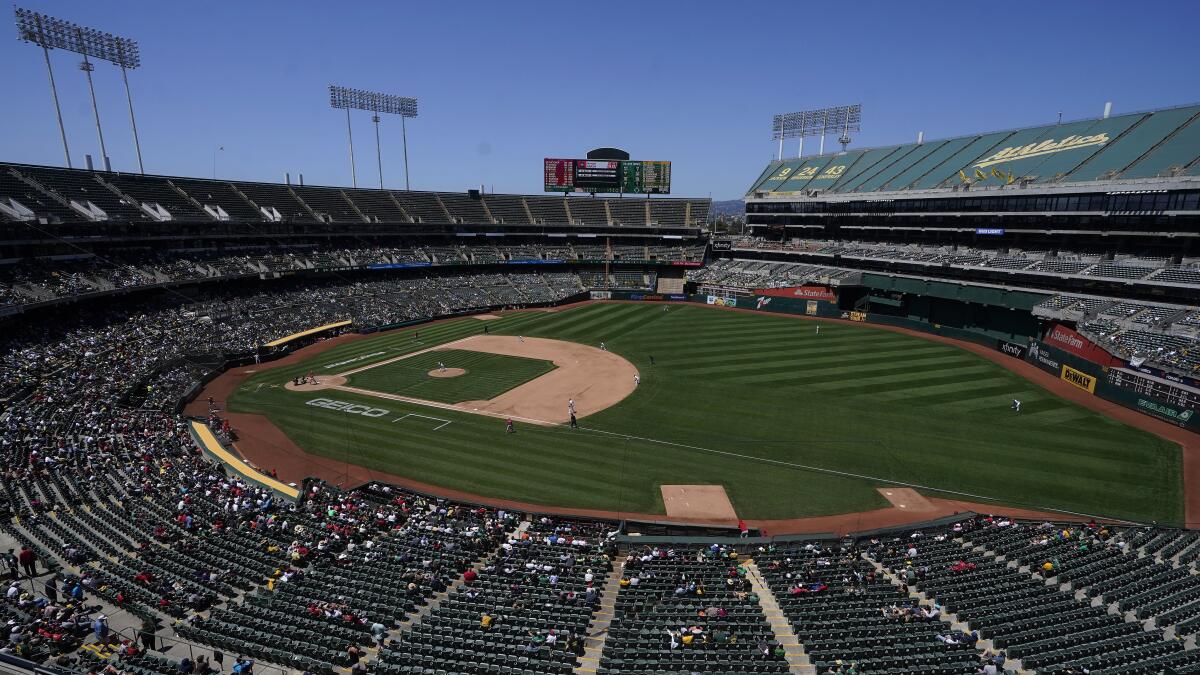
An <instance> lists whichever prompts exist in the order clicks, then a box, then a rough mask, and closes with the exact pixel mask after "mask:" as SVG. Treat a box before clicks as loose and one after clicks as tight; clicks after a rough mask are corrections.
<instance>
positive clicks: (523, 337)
mask: <svg viewBox="0 0 1200 675" xmlns="http://www.w3.org/2000/svg"><path fill="white" fill-rule="evenodd" d="M524 341H525V336H524V335H518V336H517V342H524Z"/></svg>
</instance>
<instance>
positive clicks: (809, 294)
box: [754, 286, 837, 302]
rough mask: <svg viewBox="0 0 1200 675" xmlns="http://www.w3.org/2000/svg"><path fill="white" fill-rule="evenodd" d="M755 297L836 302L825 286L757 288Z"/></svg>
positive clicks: (834, 296)
mask: <svg viewBox="0 0 1200 675" xmlns="http://www.w3.org/2000/svg"><path fill="white" fill-rule="evenodd" d="M754 294H755V295H765V296H768V297H772V298H800V299H802V300H824V301H826V302H837V296H836V295H834V293H833V291H831V290H829V289H828V288H826V287H825V286H787V287H784V288H758V289H755V291H754Z"/></svg>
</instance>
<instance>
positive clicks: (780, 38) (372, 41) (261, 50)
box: [0, 0, 1200, 199]
mask: <svg viewBox="0 0 1200 675" xmlns="http://www.w3.org/2000/svg"><path fill="white" fill-rule="evenodd" d="M21 4H22V6H25V7H29V8H31V9H36V10H39V11H43V12H46V13H49V14H52V15H55V16H58V17H60V18H64V19H69V20H72V21H75V22H77V23H81V24H84V25H87V26H91V27H95V28H99V29H101V30H106V31H110V32H113V33H117V34H121V35H127V36H129V37H132V38H134V39H137V40H139V41H140V43H141V51H142V58H143V64H144V65H143V67H142V68H141V69H139V70H137V71H134V72H132V73H131V75H130V77H131V84H132V87H133V94H134V105H135V108H136V112H137V115H138V129H139V132H140V135H141V141H142V148H143V155H144V157H145V162H146V170H147V172H149V173H160V174H170V175H189V176H208V175H210V174H211V172H212V159H213V149H214V148H215V147H217V146H224V148H225V150H224V151H223V152H221V153H220V156H219V158H218V166H217V173H218V175H219V176H220V177H224V178H236V179H247V180H272V181H278V180H282V179H283V175H284V172H287V171H290V172H291V173H292V176H293V180H295V179H296V175H297V174H299V173H303V174H304V178H305V182H306V183H312V184H328V185H349V184H350V167H349V158H348V156H347V149H346V128H345V117H344V113H343V112H342V111H336V110H332V109H330V108H329V105H328V91H327V89H326V87H327V85H329V84H331V83H335V84H342V85H346V86H350V87H359V88H366V89H377V90H382V91H386V92H393V93H398V94H403V95H410V96H416V97H418V98H419V99H420V101H421V116H420V117H419V118H418V119H415V120H411V123H410V124H409V126H408V140H409V159H410V162H411V165H410V166H411V174H412V186H413V188H414V189H437V190H465V189H467V188H469V187H476V186H479V185H481V184H482V185H484V186H486V187H487V189H489V190H493V189H494V190H495V191H498V192H525V193H536V192H540V191H541V189H542V183H541V181H542V176H541V170H542V167H541V163H542V158H543V157H582V156H583V154H584V153H585V152H586V151H587V150H588V149H589V148H593V147H598V146H617V147H621V148H624V149H626V150H628V151H629V152H630V153H631V154H632V155H633V157H634V158H637V159H655V160H671V161H672V162H674V166H673V169H674V171H673V173H674V176H673V177H674V193H675V194H676V195H682V196H707V195H709V194H711V195H712V197H713V198H714V199H729V198H736V197H739V196H740V195H741V194H742V193H743V192H744V190H745V189H746V187H747V186H748V185H749V184H750V183H751V182H752V181H753V180H754V178H755V177H756V176H757V175H758V174H759V172H760V171H761V169H762V168H763V166H764V165H765V164H766V162H767V161H769V160H770V159H771V158H772V156H773V154H774V152H775V144H774V143H773V142H772V141H771V140H770V138H769V129H770V121H771V115H772V114H774V113H778V112H788V111H792V110H803V109H808V108H820V107H825V106H830V105H840V104H845V103H854V102H861V103H862V104H863V131H862V132H861V133H860V134H857V136H856V138H855V139H854V143H853V144H852V146H851V147H863V146H871V145H888V144H893V143H899V142H905V141H909V140H912V139H915V137H916V134H917V132H918V131H922V130H923V131H924V132H925V137H926V138H927V139H932V138H940V137H945V136H953V135H959V134H964V133H970V132H977V131H985V130H992V129H1000V128H1009V127H1015V126H1023V125H1031V124H1037V123H1043V122H1053V121H1054V119H1055V117H1056V116H1057V114H1058V112H1059V111H1060V110H1061V111H1062V112H1063V116H1064V118H1066V119H1072V118H1079V117H1090V116H1097V115H1099V114H1100V113H1101V111H1102V109H1103V106H1104V103H1105V101H1110V100H1111V101H1113V102H1114V112H1127V111H1132V110H1142V109H1147V108H1154V107H1161V106H1169V105H1175V104H1181V103H1190V102H1194V100H1195V99H1198V98H1200V89H1198V88H1197V84H1200V75H1198V74H1197V71H1196V69H1195V66H1196V63H1197V61H1196V59H1197V57H1196V52H1195V50H1194V47H1193V46H1192V45H1193V37H1192V35H1191V32H1192V31H1194V30H1195V27H1196V26H1197V25H1200V3H1197V2H1187V1H1182V0H1179V1H1176V2H1143V3H1137V4H1136V5H1131V4H1130V3H1128V2H1120V3H1118V2H1106V1H1101V2H1030V3H1025V2H1019V1H1006V2H974V3H972V2H961V1H958V2H945V3H941V2H922V3H902V2H878V3H876V2H858V3H853V4H850V5H848V6H837V5H823V6H820V8H818V7H817V6H814V5H812V4H810V3H801V2H788V3H783V2H774V3H769V4H768V3H755V2H707V1H696V2H688V3H683V2H637V3H634V2H628V3H627V2H616V1H614V2H609V3H600V2H587V3H576V2H562V1H561V0H560V1H559V2H553V3H551V2H546V3H543V2H489V3H475V2H452V3H450V2H438V3H432V2H431V3H405V2H375V3H371V2H331V1H325V2H308V1H303V0H299V1H294V2H286V3H284V2H266V1H264V2H224V1H218V0H210V1H209V2H203V3H181V2H162V1H161V0H160V1H153V2H151V1H142V0H138V1H129V2H101V1H96V0H92V1H89V2H82V1H75V0H60V1H54V2H51V1H48V0H22V3H21ZM5 11H8V10H5ZM7 25H9V26H10V28H9V29H7V30H9V37H8V38H6V39H4V40H0V88H2V90H3V91H4V92H5V97H4V98H5V100H4V103H3V104H2V106H0V109H2V110H3V115H2V118H3V120H4V123H3V124H0V159H3V160H5V161H13V162H28V163H37V164H51V165H63V164H64V161H63V155H62V148H61V143H60V141H59V137H58V130H57V124H56V122H55V119H54V112H53V107H52V104H51V99H50V92H49V85H48V84H47V81H46V69H45V63H44V61H43V57H42V53H41V50H40V49H38V48H36V47H33V46H32V45H28V44H25V43H22V42H19V41H17V40H16V39H15V30H14V29H12V28H11V25H12V24H11V23H8V24H7ZM51 58H52V61H53V64H54V68H55V78H56V80H57V83H58V88H59V96H60V98H61V101H62V104H63V114H64V117H65V122H66V126H67V134H68V140H69V142H70V144H71V152H72V158H73V159H74V161H75V163H76V166H81V165H82V164H83V155H84V154H85V153H90V154H92V155H93V156H95V157H98V156H99V143H98V141H97V139H96V130H95V124H94V121H93V119H92V115H91V109H90V102H89V99H88V97H87V88H86V85H85V81H84V78H83V74H82V73H81V72H80V71H78V70H77V69H76V67H75V65H76V63H77V62H78V60H79V59H78V58H76V57H75V56H74V55H70V54H66V53H64V52H52V53H51ZM94 75H95V78H96V85H97V96H98V99H99V105H100V114H101V120H102V122H103V124H104V130H105V141H106V143H107V145H108V150H109V155H110V156H111V158H112V161H113V165H114V168H116V169H118V170H135V169H136V159H135V157H134V151H133V141H132V134H131V132H130V129H129V117H128V113H127V110H126V107H125V99H124V90H123V88H122V86H121V81H120V72H119V70H117V69H116V68H115V67H114V66H111V65H109V64H98V65H97V67H96V72H95V73H94ZM354 132H355V152H356V155H357V159H358V177H359V185H360V186H374V185H377V183H378V178H377V172H376V167H375V154H374V150H375V148H374V136H373V129H372V125H371V123H370V118H369V114H368V113H356V114H355V116H354ZM382 137H383V164H384V166H383V168H384V183H385V185H386V186H387V187H392V188H396V187H400V188H402V187H403V186H404V167H403V159H402V148H401V142H400V124H399V120H398V119H388V118H385V119H384V122H383V124H382ZM826 147H827V148H833V147H836V144H835V143H834V142H833V139H832V138H830V139H829V140H828V141H827V145H826ZM815 149H816V148H815V143H812V142H810V143H809V144H808V145H807V146H806V152H812V151H815ZM788 152H791V153H794V152H795V143H794V142H793V143H792V144H790V145H789V146H788Z"/></svg>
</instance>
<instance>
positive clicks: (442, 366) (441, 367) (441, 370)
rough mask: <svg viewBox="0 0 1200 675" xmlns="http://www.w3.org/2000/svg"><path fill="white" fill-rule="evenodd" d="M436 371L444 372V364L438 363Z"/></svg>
mask: <svg viewBox="0 0 1200 675" xmlns="http://www.w3.org/2000/svg"><path fill="white" fill-rule="evenodd" d="M438 370H439V371H440V372H443V373H444V372H446V364H444V363H442V362H441V361H438Z"/></svg>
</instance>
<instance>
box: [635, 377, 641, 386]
mask: <svg viewBox="0 0 1200 675" xmlns="http://www.w3.org/2000/svg"><path fill="white" fill-rule="evenodd" d="M641 383H642V376H641V375H634V376H633V386H635V387H636V386H638V385H639V384H641Z"/></svg>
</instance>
